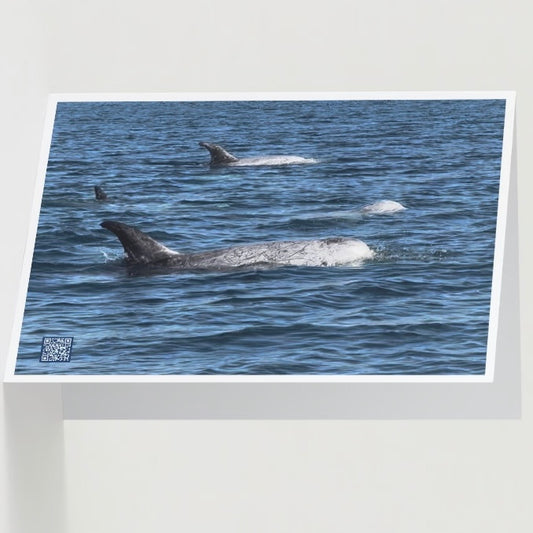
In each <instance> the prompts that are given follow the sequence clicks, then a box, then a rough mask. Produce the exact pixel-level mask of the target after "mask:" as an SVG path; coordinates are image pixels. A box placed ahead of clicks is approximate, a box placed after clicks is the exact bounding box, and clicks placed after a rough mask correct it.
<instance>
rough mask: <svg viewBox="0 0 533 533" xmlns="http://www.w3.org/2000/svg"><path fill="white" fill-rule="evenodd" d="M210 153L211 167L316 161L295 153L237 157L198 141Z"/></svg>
mask: <svg viewBox="0 0 533 533" xmlns="http://www.w3.org/2000/svg"><path fill="white" fill-rule="evenodd" d="M199 144H200V146H203V147H204V148H205V149H206V150H207V151H208V152H209V153H210V154H211V161H210V162H209V164H210V165H211V166H212V167H220V166H232V167H244V166H259V165H264V166H266V165H298V164H300V165H301V164H305V163H307V164H309V163H316V162H317V160H316V159H310V158H305V157H300V156H297V155H265V156H257V157H243V158H237V157H235V156H234V155H233V154H230V153H229V152H227V151H226V150H224V148H222V146H219V145H218V144H211V143H204V142H201V143H199Z"/></svg>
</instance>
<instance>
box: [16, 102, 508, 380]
mask: <svg viewBox="0 0 533 533" xmlns="http://www.w3.org/2000/svg"><path fill="white" fill-rule="evenodd" d="M513 106H514V100H513V97H512V96H510V94H509V93H487V94H485V93H473V94H469V93H465V94H457V93H453V94H446V93H444V94H432V93H420V94H406V95H401V94H399V95H398V94H396V95H395V94H389V95H383V94H380V95H375V96H373V95H372V94H366V95H346V94H339V95H335V94H325V95H318V96H317V95H312V96H310V95H305V94H304V95H300V96H299V95H294V94H289V95H253V94H252V95H234V96H231V95H230V96H227V95H226V96H220V95H175V96H171V97H168V96H167V97H165V98H158V97H157V96H155V97H150V96H145V95H140V96H139V97H137V98H136V97H134V96H133V97H132V95H128V96H127V97H124V98H121V97H119V96H114V97H109V96H105V97H102V98H95V97H94V96H92V97H76V96H75V95H73V96H70V97H69V96H66V97H61V98H55V99H53V101H52V103H51V106H50V120H49V125H50V131H49V141H50V142H49V144H47V145H46V150H45V156H44V158H43V159H44V161H43V172H42V176H41V181H40V183H39V187H40V189H39V191H38V201H39V205H38V208H37V210H36V211H37V212H36V214H35V224H34V232H33V234H32V237H31V239H30V244H29V245H28V258H27V261H28V265H27V280H25V281H27V286H26V285H25V286H24V291H23V294H22V296H21V308H20V317H19V323H18V325H17V328H18V330H17V331H16V335H15V337H16V339H15V342H14V349H13V353H12V359H11V368H10V369H9V370H8V374H11V375H12V376H13V377H14V378H20V380H21V381H23V380H24V378H25V377H29V376H42V380H43V381H46V379H47V378H48V377H52V376H55V377H57V376H60V377H61V378H64V380H65V381H68V379H69V377H72V376H147V377H148V376H152V377H153V376H161V377H166V378H168V379H170V380H172V379H173V378H181V379H186V378H187V379H188V378H190V379H203V378H206V379H211V380H216V379H218V378H222V379H223V378H230V377H231V378H236V379H237V378H238V379H243V380H245V379H246V378H248V377H255V378H258V377H259V378H264V379H277V378H280V379H283V378H284V379H288V378H291V377H294V378H296V377H298V379H305V378H307V377H309V378H320V379H325V380H327V379H328V378H335V377H337V378H338V377H343V378H345V379H348V380H349V379H354V380H358V379H359V380H363V381H364V380H365V379H366V378H371V379H374V380H379V379H380V378H386V377H391V376H395V377H398V378H406V379H411V378H412V379H416V378H417V377H423V378H425V379H428V380H431V379H432V378H443V377H444V378H446V377H449V378H450V379H455V378H460V379H465V378H473V379H476V378H490V375H491V368H492V365H493V357H494V353H493V352H494V336H495V335H496V330H497V327H496V326H497V324H496V321H497V314H498V313H497V312H498V303H499V286H500V281H501V280H500V279H499V273H500V271H501V261H502V255H503V235H504V233H503V230H504V222H505V214H506V200H507V198H506V190H507V182H508V180H509V176H508V159H509V155H508V154H509V153H510V143H511V142H512V132H510V131H509V127H510V126H509V121H510V120H512V113H513Z"/></svg>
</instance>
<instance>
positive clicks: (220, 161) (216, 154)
mask: <svg viewBox="0 0 533 533" xmlns="http://www.w3.org/2000/svg"><path fill="white" fill-rule="evenodd" d="M198 144H199V145H200V146H202V147H203V148H205V149H206V150H207V151H208V152H209V153H210V154H211V161H210V162H209V164H210V165H212V166H217V165H227V164H228V163H236V162H237V161H238V160H239V159H238V158H237V157H235V156H234V155H232V154H230V153H229V152H227V151H226V150H224V148H222V146H219V145H218V144H211V143H205V142H200V143H198Z"/></svg>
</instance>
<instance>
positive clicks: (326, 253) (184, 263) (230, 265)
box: [100, 220, 374, 270]
mask: <svg viewBox="0 0 533 533" xmlns="http://www.w3.org/2000/svg"><path fill="white" fill-rule="evenodd" d="M100 225H101V226H102V227H103V228H106V229H108V230H109V231H111V232H113V233H114V234H115V235H116V236H117V237H118V238H119V240H120V242H121V243H122V246H123V247H124V251H125V252H126V256H127V257H126V262H127V264H128V265H140V266H150V267H155V268H156V269H165V270H229V269H237V268H247V267H248V268H250V267H251V268H259V267H262V268H271V267H277V266H291V265H292V266H358V265H360V264H361V263H362V262H363V261H364V260H366V259H371V258H372V257H373V256H374V252H373V251H372V250H371V249H370V248H369V247H368V246H367V245H366V244H365V243H364V242H363V241H360V240H357V239H350V238H345V237H333V238H328V239H317V240H304V241H278V242H264V243H258V244H250V245H242V246H231V247H229V248H223V249H219V250H210V251H206V252H196V253H179V252H176V251H174V250H170V249H169V248H167V247H166V246H164V245H163V244H161V243H159V242H157V241H156V240H154V239H153V238H152V237H150V236H149V235H147V234H146V233H143V232H142V231H140V230H138V229H137V228H134V227H132V226H128V225H127V224H124V223H122V222H116V221H112V220H105V221H104V222H102V223H101V224H100Z"/></svg>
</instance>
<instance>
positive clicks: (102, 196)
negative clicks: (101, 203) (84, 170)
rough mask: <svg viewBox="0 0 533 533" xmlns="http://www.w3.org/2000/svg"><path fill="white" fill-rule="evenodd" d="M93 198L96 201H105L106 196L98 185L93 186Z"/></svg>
mask: <svg viewBox="0 0 533 533" xmlns="http://www.w3.org/2000/svg"><path fill="white" fill-rule="evenodd" d="M94 197H95V198H96V199H97V200H107V199H108V198H107V194H106V193H105V192H104V189H102V187H100V186H99V185H95V186H94Z"/></svg>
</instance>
